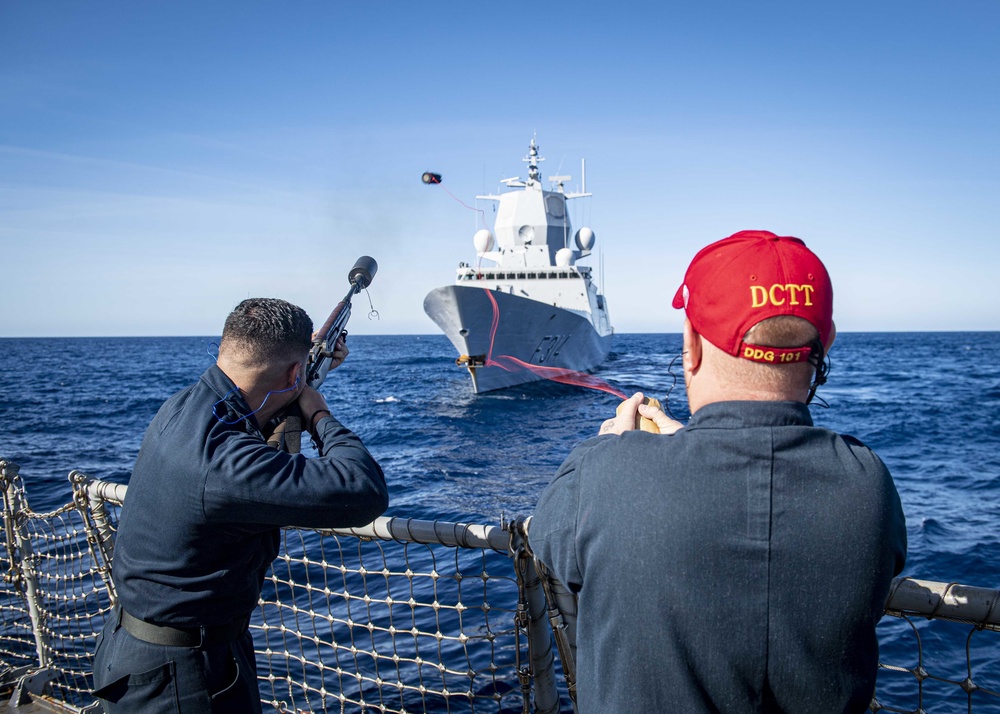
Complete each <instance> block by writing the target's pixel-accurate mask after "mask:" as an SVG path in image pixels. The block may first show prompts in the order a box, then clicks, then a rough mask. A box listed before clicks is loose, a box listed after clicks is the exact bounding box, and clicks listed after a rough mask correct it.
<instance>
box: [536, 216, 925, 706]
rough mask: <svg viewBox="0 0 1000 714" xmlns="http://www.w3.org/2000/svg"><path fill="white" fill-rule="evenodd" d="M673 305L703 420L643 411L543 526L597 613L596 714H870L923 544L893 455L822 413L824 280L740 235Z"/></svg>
mask: <svg viewBox="0 0 1000 714" xmlns="http://www.w3.org/2000/svg"><path fill="white" fill-rule="evenodd" d="M673 306H674V307H675V308H678V309H683V310H684V311H685V315H686V320H685V322H684V352H683V368H684V380H685V384H686V385H687V396H688V402H689V406H690V410H691V414H692V417H691V420H690V421H689V423H688V424H687V425H683V426H682V425H681V424H680V423H678V422H675V421H673V420H671V419H668V418H667V416H666V415H665V414H664V413H663V412H662V411H660V410H658V409H655V408H654V407H651V406H648V405H643V404H642V395H641V394H637V395H635V396H634V397H633V398H632V399H630V400H628V401H627V402H626V403H625V405H624V408H623V409H621V411H620V413H619V415H618V416H617V417H615V418H613V419H609V420H608V421H606V422H605V423H604V425H603V426H602V427H601V434H600V435H599V436H597V437H595V438H592V439H590V440H588V441H585V442H583V443H582V444H580V445H579V446H578V447H577V448H576V449H575V450H574V451H573V452H572V453H571V454H570V456H569V458H567V460H566V462H565V463H564V464H563V465H562V467H561V468H560V469H559V471H558V473H557V474H556V477H555V480H554V481H553V482H552V484H551V485H550V486H549V487H548V489H547V490H546V491H545V492H544V493H543V494H542V497H541V499H540V500H539V503H538V507H537V509H536V511H535V514H534V515H533V516H532V518H531V521H530V523H529V542H530V544H531V546H532V549H533V550H534V553H535V555H536V556H537V557H538V558H539V560H541V561H542V562H543V563H545V564H546V565H548V567H549V568H550V570H551V571H552V572H553V573H554V574H555V575H556V576H557V577H558V578H559V579H560V580H562V581H563V582H564V583H565V584H566V585H567V586H568V587H569V588H570V589H571V590H572V591H574V592H576V593H578V596H579V603H578V605H579V613H578V616H579V619H578V623H577V647H578V649H577V656H578V661H577V703H578V711H579V712H580V713H581V714H588V713H591V712H610V711H614V712H651V711H677V712H686V713H690V712H720V711H721V712H727V713H733V712H861V711H865V710H866V709H867V708H868V706H869V704H870V702H871V699H872V694H873V692H874V688H875V677H876V671H877V668H878V641H877V639H876V636H875V625H876V623H877V622H878V621H879V619H880V618H881V616H882V614H883V608H884V604H885V600H886V596H887V594H888V591H889V586H890V583H891V581H892V578H893V576H895V575H897V574H898V573H899V572H900V571H901V570H902V568H903V565H904V562H905V558H906V529H905V520H904V516H903V511H902V508H901V506H900V501H899V496H898V494H897V492H896V488H895V485H894V483H893V480H892V477H891V476H890V474H889V471H888V469H887V468H886V467H885V465H884V464H883V463H882V461H881V460H880V459H879V458H878V456H876V455H875V453H874V452H872V451H871V450H870V449H868V448H867V447H866V446H864V445H863V444H862V443H861V442H860V441H858V440H857V439H855V438H853V437H851V436H844V435H839V434H836V433H834V432H831V431H829V430H827V429H823V428H819V427H816V426H814V425H813V421H812V417H811V415H810V413H809V409H808V407H807V404H808V403H809V402H810V401H811V399H812V398H813V395H814V393H815V390H816V388H817V387H818V386H819V385H820V384H821V383H822V382H823V381H824V380H825V377H826V372H827V363H826V361H825V357H826V353H827V351H828V350H829V349H830V346H831V345H832V343H833V340H834V336H835V333H836V330H835V327H834V323H833V289H832V285H831V282H830V278H829V275H828V274H827V271H826V268H825V267H824V266H823V263H822V262H821V261H820V260H819V258H817V257H816V255H815V254H814V253H813V252H812V251H810V250H809V249H808V248H807V247H806V246H805V244H804V243H803V242H802V241H801V240H799V239H797V238H791V237H785V236H778V235H775V234H774V233H770V232H767V231H742V232H740V233H737V234H735V235H732V236H730V237H729V238H726V239H724V240H721V241H718V242H716V243H713V244H711V245H709V246H707V247H706V248H704V249H703V250H701V251H700V252H699V253H698V254H697V255H696V256H695V258H694V260H693V261H692V262H691V264H690V266H689V267H688V270H687V272H686V274H685V276H684V282H683V283H682V285H681V286H680V287H679V288H678V289H677V291H676V294H675V296H674V300H673ZM637 412H638V413H639V414H640V415H642V416H645V417H647V418H650V419H652V420H653V421H654V422H656V424H657V426H658V427H659V429H660V432H661V433H660V434H652V433H647V432H644V431H639V430H636V429H635V417H636V413H637Z"/></svg>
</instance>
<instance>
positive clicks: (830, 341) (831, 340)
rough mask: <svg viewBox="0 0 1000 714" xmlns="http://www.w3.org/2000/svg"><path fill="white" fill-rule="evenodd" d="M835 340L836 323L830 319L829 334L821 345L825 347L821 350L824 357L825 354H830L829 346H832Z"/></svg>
mask: <svg viewBox="0 0 1000 714" xmlns="http://www.w3.org/2000/svg"><path fill="white" fill-rule="evenodd" d="M836 340H837V323H836V322H833V321H831V322H830V336H829V337H828V338H827V339H826V344H825V345H823V347H824V348H825V351H824V352H823V356H824V357H826V355H828V354H830V348H831V347H833V343H834V342H836Z"/></svg>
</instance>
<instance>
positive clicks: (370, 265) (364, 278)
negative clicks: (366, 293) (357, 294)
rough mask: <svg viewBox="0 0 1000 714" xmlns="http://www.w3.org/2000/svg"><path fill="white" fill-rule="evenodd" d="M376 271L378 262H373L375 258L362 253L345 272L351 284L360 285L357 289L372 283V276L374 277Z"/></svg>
mask: <svg viewBox="0 0 1000 714" xmlns="http://www.w3.org/2000/svg"><path fill="white" fill-rule="evenodd" d="M376 272H378V263H376V262H375V259H374V258H372V257H370V256H367V255H362V256H361V257H360V258H358V260H357V262H355V263H354V267H353V268H351V271H350V272H349V273H348V274H347V279H348V280H349V281H350V282H351V285H355V286H357V285H360V286H361V287H360V288H358V289H359V290H362V289H364V288H367V287H368V286H369V285H371V284H372V278H374V277H375V273H376Z"/></svg>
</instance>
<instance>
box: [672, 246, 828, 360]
mask: <svg viewBox="0 0 1000 714" xmlns="http://www.w3.org/2000/svg"><path fill="white" fill-rule="evenodd" d="M673 305H674V307H675V308H678V309H680V308H684V310H685V312H686V314H687V317H688V319H689V320H690V321H691V325H692V326H693V327H694V329H695V330H697V332H698V333H699V334H701V335H703V336H704V337H705V338H706V339H707V340H708V341H709V342H711V343H712V344H713V345H715V346H716V347H718V348H719V349H721V350H723V351H724V352H727V353H728V354H731V355H734V356H736V357H743V358H745V359H750V360H754V361H755V362H767V363H772V364H781V363H793V362H801V361H805V360H807V359H808V358H809V352H810V347H809V346H802V347H797V348H791V349H788V348H779V347H761V346H758V345H750V344H747V343H746V342H744V340H743V337H744V335H746V333H747V331H748V330H749V329H750V328H751V327H753V326H754V325H756V324H757V323H758V322H760V321H761V320H766V319H767V318H769V317H775V316H776V315H794V316H796V317H801V318H804V319H806V320H808V321H809V323H810V324H812V325H813V327H815V328H816V330H817V331H818V332H819V338H820V340H821V341H822V342H823V344H824V345H826V344H828V342H829V338H830V334H831V332H832V330H833V286H832V285H831V284H830V276H829V275H828V274H827V272H826V268H825V267H824V266H823V263H822V262H821V261H820V259H819V258H817V257H816V255H815V254H814V253H813V252H812V251H811V250H809V249H808V248H806V244H805V243H803V242H802V241H801V240H799V239H798V238H792V237H791V236H777V235H775V234H774V233H771V232H770V231H740V232H739V233H734V234H733V235H731V236H729V237H728V238H723V239H722V240H720V241H717V242H715V243H712V244H711V245H709V246H706V247H705V248H702V249H701V250H700V251H699V252H698V254H697V255H696V256H695V257H694V260H692V261H691V265H689V266H688V269H687V273H685V274H684V283H683V284H682V285H681V286H680V287H679V288H678V289H677V294H676V295H674V302H673Z"/></svg>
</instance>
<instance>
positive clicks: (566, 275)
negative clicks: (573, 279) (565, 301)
mask: <svg viewBox="0 0 1000 714" xmlns="http://www.w3.org/2000/svg"><path fill="white" fill-rule="evenodd" d="M559 277H560V278H562V279H563V280H565V279H566V278H568V277H569V273H566V272H562V273H559Z"/></svg>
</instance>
